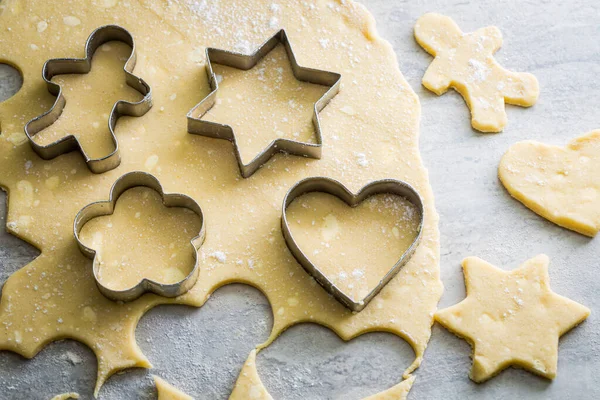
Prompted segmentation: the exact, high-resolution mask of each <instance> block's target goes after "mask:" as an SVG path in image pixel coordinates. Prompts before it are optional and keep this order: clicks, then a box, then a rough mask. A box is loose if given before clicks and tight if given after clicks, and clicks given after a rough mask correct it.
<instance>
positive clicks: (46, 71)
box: [25, 25, 152, 174]
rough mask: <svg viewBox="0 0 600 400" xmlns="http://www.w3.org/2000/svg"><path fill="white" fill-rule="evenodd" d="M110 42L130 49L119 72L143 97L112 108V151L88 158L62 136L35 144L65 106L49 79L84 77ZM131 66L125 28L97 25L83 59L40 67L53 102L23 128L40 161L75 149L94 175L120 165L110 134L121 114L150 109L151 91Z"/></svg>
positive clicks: (55, 61) (56, 61) (70, 137)
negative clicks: (123, 74) (64, 75)
mask: <svg viewBox="0 0 600 400" xmlns="http://www.w3.org/2000/svg"><path fill="white" fill-rule="evenodd" d="M110 41H119V42H123V43H126V44H128V45H129V46H130V47H131V55H130V56H129V58H128V59H127V61H126V62H125V66H124V67H123V70H124V71H125V82H126V83H127V85H129V86H131V87H132V88H133V89H135V90H137V91H138V92H139V93H140V94H142V96H144V97H143V98H142V100H140V101H137V102H129V101H124V100H118V101H117V102H115V104H114V105H113V108H112V110H111V112H110V116H109V118H108V128H109V130H110V134H111V139H112V142H113V146H114V150H113V151H112V152H111V153H110V154H108V155H107V156H104V157H101V158H90V157H89V156H88V155H87V154H86V152H85V150H84V149H83V147H81V144H80V143H79V140H78V139H77V138H76V137H75V136H74V135H68V136H65V137H63V138H61V139H59V140H57V141H55V142H53V143H50V144H47V145H40V144H38V143H36V142H35V141H34V139H33V138H34V137H35V135H37V134H38V133H39V132H40V131H42V130H44V129H45V128H47V127H49V126H50V125H52V124H53V123H54V122H56V120H57V119H58V118H59V117H60V116H61V114H62V112H63V110H64V108H65V105H66V103H67V101H66V99H65V97H64V96H63V91H62V88H61V87H60V85H58V84H56V83H54V82H52V78H53V77H54V76H56V75H63V74H87V73H88V72H90V70H91V69H92V58H93V56H94V53H95V52H96V50H97V49H98V47H100V46H101V45H103V44H104V43H106V42H110ZM135 63H136V53H135V42H134V40H133V36H132V35H131V33H129V31H127V30H126V29H125V28H122V27H120V26H117V25H105V26H101V27H99V28H97V29H95V30H94V31H93V32H92V33H91V34H90V36H89V37H88V39H87V41H86V43H85V58H54V59H51V60H48V61H46V62H45V63H44V67H43V68H42V78H43V79H44V81H45V82H46V85H47V87H48V92H50V94H52V95H54V96H56V100H55V101H54V104H53V105H52V107H50V110H48V111H46V112H45V113H44V114H42V115H40V116H37V117H35V118H33V119H32V120H30V121H29V122H27V124H26V125H25V135H26V136H27V139H28V140H29V143H30V144H31V147H32V148H33V150H34V151H35V152H36V153H37V154H38V155H39V156H40V157H42V158H43V159H44V160H50V159H53V158H56V157H58V156H60V155H61V154H65V153H69V152H71V151H74V150H79V152H81V154H82V155H83V157H84V158H85V162H86V164H87V166H88V168H89V169H90V170H91V171H92V172H94V173H96V174H100V173H103V172H106V171H110V170H111V169H115V168H117V167H118V166H119V164H120V163H121V157H120V155H119V142H118V141H117V137H116V135H115V131H114V129H115V126H116V125H117V120H118V119H119V118H120V117H121V116H123V115H128V116H132V117H141V116H142V115H144V114H146V113H147V112H148V110H150V108H152V90H151V88H150V86H149V85H148V84H147V83H146V82H145V81H144V80H143V79H141V78H139V77H137V76H135V75H134V74H133V72H132V71H133V69H134V67H135Z"/></svg>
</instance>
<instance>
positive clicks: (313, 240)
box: [282, 178, 423, 311]
mask: <svg viewBox="0 0 600 400" xmlns="http://www.w3.org/2000/svg"><path fill="white" fill-rule="evenodd" d="M317 182H320V184H319V185H318V186H315V184H316V183H317ZM323 183H326V186H321V184H323ZM298 188H299V189H298ZM284 208H285V209H284V215H283V218H282V229H283V231H284V236H285V238H286V242H287V243H288V247H289V248H290V250H291V251H292V254H294V256H295V257H296V259H297V260H298V261H299V262H300V264H302V265H303V267H304V268H305V269H307V271H308V272H309V273H311V275H313V276H314V277H315V278H316V279H317V281H318V282H319V283H320V284H321V285H322V286H323V287H324V288H325V289H326V290H328V291H329V292H330V293H331V294H333V295H334V296H335V297H336V298H338V300H340V301H341V302H342V303H343V304H344V305H346V306H347V307H348V308H350V309H351V310H353V311H360V310H361V309H362V308H364V306H366V304H367V303H368V302H369V301H370V300H371V299H372V298H373V297H374V296H375V295H376V294H377V293H378V292H379V290H380V289H381V288H382V287H383V286H384V285H385V284H386V283H387V282H388V281H389V280H390V279H391V278H392V277H393V276H394V275H395V273H397V272H398V270H399V268H400V267H401V266H402V264H404V263H405V262H406V260H407V259H408V258H410V256H411V255H412V252H413V251H414V249H415V248H416V245H417V242H418V240H419V238H420V232H421V226H422V215H423V212H422V203H421V202H420V198H419V196H418V194H417V193H416V192H414V189H412V188H411V187H410V186H409V185H407V184H405V183H404V182H400V181H394V180H385V181H376V182H373V183H371V184H369V185H367V186H365V187H364V188H363V189H361V190H360V191H359V192H358V194H356V195H355V194H352V193H351V192H350V191H348V190H347V189H346V188H345V187H344V186H343V185H341V184H340V183H339V182H337V181H334V180H331V179H326V178H309V179H307V180H304V181H302V182H300V183H299V184H298V185H296V186H295V187H294V188H293V189H292V190H291V191H290V193H288V196H287V197H286V202H285V204H284ZM339 292H341V293H339Z"/></svg>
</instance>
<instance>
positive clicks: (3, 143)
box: [0, 0, 442, 393]
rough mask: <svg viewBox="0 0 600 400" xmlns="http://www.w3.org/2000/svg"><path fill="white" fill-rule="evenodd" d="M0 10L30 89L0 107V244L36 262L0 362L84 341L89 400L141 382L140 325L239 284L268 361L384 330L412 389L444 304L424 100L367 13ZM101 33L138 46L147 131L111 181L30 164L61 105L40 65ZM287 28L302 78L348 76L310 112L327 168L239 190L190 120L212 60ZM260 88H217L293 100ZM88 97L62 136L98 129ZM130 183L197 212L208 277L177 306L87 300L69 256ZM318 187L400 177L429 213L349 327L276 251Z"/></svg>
mask: <svg viewBox="0 0 600 400" xmlns="http://www.w3.org/2000/svg"><path fill="white" fill-rule="evenodd" d="M1 7H2V8H1V9H0V13H1V14H0V27H2V28H1V29H2V35H0V54H1V55H2V60H0V61H2V62H8V63H10V64H12V65H15V66H17V67H18V68H19V69H20V70H21V72H22V74H23V77H24V83H23V87H22V88H21V90H20V91H19V92H18V93H17V94H16V95H15V96H14V97H12V98H10V99H8V100H7V101H5V102H2V103H0V123H1V129H2V132H1V133H0V185H1V186H2V187H3V188H5V189H6V190H8V191H9V211H8V216H7V228H8V230H9V231H10V232H11V233H13V234H15V235H17V236H19V237H20V238H22V239H23V240H26V241H28V242H30V243H32V244H33V245H35V246H36V247H38V248H39V249H40V250H41V254H40V256H39V257H38V258H36V259H35V260H34V261H32V262H31V263H30V264H28V265H26V266H24V267H23V268H22V269H20V270H19V271H17V272H16V273H14V274H13V275H12V276H11V277H9V279H8V280H7V281H6V283H5V285H4V287H3V290H2V298H1V300H0V326H1V327H2V329H0V349H1V350H10V351H14V352H17V353H19V354H21V355H23V356H25V357H33V356H35V355H36V354H37V353H38V352H39V351H40V350H41V349H42V348H43V347H44V346H45V345H46V344H48V343H49V342H52V341H54V340H57V339H62V338H72V339H76V340H78V341H81V342H83V343H85V344H86V345H88V346H89V347H90V348H91V349H92V350H93V351H94V353H95V354H96V356H97V358H98V380H97V384H96V393H98V391H99V390H100V388H101V386H102V384H103V383H104V381H105V380H106V379H107V378H108V377H109V376H111V375H112V374H114V373H115V372H118V371H120V370H123V369H125V368H130V367H149V366H150V362H149V361H148V360H147V359H146V357H145V356H144V355H143V354H142V352H141V350H140V349H139V347H138V346H137V344H136V342H135V327H136V325H137V323H138V321H139V319H140V318H141V316H142V315H143V314H144V313H145V312H146V311H148V310H149V309H150V308H152V307H154V306H156V305H158V304H163V303H180V304H187V305H192V306H196V307H200V306H201V305H202V304H204V302H205V301H207V299H208V298H209V295H210V293H212V292H213V291H214V290H216V289H217V288H219V287H220V286H223V285H225V284H228V283H231V282H242V283H246V284H249V285H252V286H254V287H256V288H258V289H259V290H260V291H261V292H262V293H264V295H265V296H266V297H267V298H268V300H269V302H270V304H271V306H272V309H273V310H274V313H273V314H274V315H273V318H274V322H273V328H272V332H271V335H270V336H269V338H268V339H267V341H266V343H264V344H263V346H266V345H268V344H269V343H271V342H272V341H273V340H275V338H277V336H278V335H279V334H280V333H281V332H282V331H283V330H285V329H286V328H288V327H290V326H292V325H295V324H297V323H300V322H304V321H311V322H314V323H319V324H323V325H326V326H328V327H330V328H331V329H333V330H334V331H335V332H336V333H337V334H338V335H339V336H340V337H341V338H343V339H345V340H350V339H351V338H353V337H356V336H358V335H360V334H361V333H365V332H371V331H387V332H392V333H394V334H396V335H398V336H400V337H402V338H403V339H405V340H406V341H408V342H409V343H410V344H411V346H412V347H413V348H414V350H415V355H416V358H415V360H414V362H413V363H412V364H411V365H410V366H408V368H407V369H406V370H405V374H404V376H405V378H408V377H409V376H410V375H409V374H410V372H412V371H413V370H414V369H415V368H417V367H418V366H419V364H420V362H421V360H422V357H423V353H424V350H425V347H426V345H427V341H428V340H429V337H430V334H431V324H432V322H433V312H434V311H435V310H436V305H437V302H438V300H439V298H440V296H441V293H442V284H441V281H440V277H439V231H438V214H437V212H436V210H435V207H434V201H433V194H432V191H431V188H430V186H429V181H428V177H427V171H426V170H425V168H424V167H423V163H422V160H421V157H420V155H419V148H418V135H419V119H420V106H419V101H418V98H417V96H416V95H415V93H414V92H413V91H412V89H411V88H410V86H409V85H408V83H407V82H406V81H405V80H404V78H403V77H402V75H401V74H400V72H399V70H398V65H397V61H396V56H395V54H394V52H393V49H392V47H391V46H390V45H389V44H388V43H387V42H385V41H384V40H382V39H381V38H380V37H379V36H378V35H377V33H376V31H375V28H374V22H373V19H372V17H371V16H370V15H369V14H368V12H367V11H366V10H365V9H364V7H363V6H361V5H358V4H356V3H354V2H351V1H344V2H343V3H332V2H331V1H321V0H318V1H315V2H314V3H311V4H308V3H303V2H278V3H276V4H275V5H273V1H271V0H260V1H256V0H253V1H250V0H236V1H234V0H220V1H216V0H215V1H211V2H184V1H171V2H164V1H162V0H160V1H159V0H141V1H135V2H133V1H116V0H113V1H104V0H88V1H81V2H78V3H77V6H76V7H75V6H74V5H73V4H71V3H68V2H49V1H34V0H3V1H2V3H1ZM33 10H35V11H33ZM109 23H118V24H119V25H122V26H123V27H125V28H126V29H128V30H129V31H130V32H131V33H132V34H133V37H134V39H135V41H136V53H137V55H138V57H137V65H136V67H135V69H134V73H135V74H136V75H138V76H140V77H143V78H144V79H145V80H146V82H148V84H149V85H150V86H151V87H152V91H153V99H154V106H153V108H152V109H151V110H150V111H149V112H148V113H147V114H145V115H144V116H143V117H140V118H127V117H124V118H121V119H119V122H118V124H117V126H116V136H117V137H118V140H119V144H120V148H121V155H122V157H123V161H122V163H121V165H120V166H119V168H117V169H115V170H112V171H109V172H107V173H104V174H100V175H94V174H91V173H90V172H89V170H88V169H87V167H86V165H85V163H84V162H83V160H82V158H81V155H80V154H78V153H76V152H73V153H70V154H67V155H63V156H60V157H57V158H55V159H53V160H49V161H44V160H41V159H40V158H39V157H38V156H37V155H36V154H35V153H34V152H33V151H32V150H31V147H30V146H29V144H28V143H27V141H26V138H25V136H24V133H23V126H24V124H25V123H26V122H27V121H28V120H29V119H31V118H33V117H34V116H36V115H38V114H39V113H40V111H43V110H46V109H48V108H49V107H50V105H51V104H52V102H53V101H54V98H53V97H52V96H51V95H50V94H49V93H48V91H47V89H46V85H45V84H44V82H43V80H42V78H41V70H42V65H43V63H44V61H46V60H48V59H50V58H57V57H74V56H75V57H77V56H82V51H83V50H82V49H83V44H84V43H85V40H86V39H87V37H88V35H89V34H90V32H91V31H92V30H94V29H95V28H97V27H98V26H100V25H102V24H109ZM282 27H284V28H286V29H287V32H288V35H289V37H290V41H291V43H292V46H293V49H294V52H295V54H296V57H297V59H298V62H299V63H300V64H301V65H304V66H308V67H313V68H318V69H323V70H328V71H335V72H339V73H341V74H342V88H341V91H340V93H339V94H338V95H337V96H336V97H335V98H334V99H333V101H332V102H331V103H330V104H329V105H328V106H327V107H326V108H325V109H324V110H323V111H322V112H321V113H320V117H321V128H322V131H323V141H324V145H323V158H322V159H321V160H312V159H305V158H303V157H287V156H285V155H282V154H280V155H277V156H275V157H273V158H272V159H271V160H270V161H269V162H268V163H267V164H266V165H265V167H264V168H262V169H261V170H260V171H258V172H257V173H256V174H254V175H253V176H252V177H251V178H250V179H242V178H241V177H240V175H239V170H238V166H237V162H236V160H235V157H234V153H233V149H232V146H231V144H230V143H229V142H227V141H225V140H217V139H210V138H206V137H201V136H198V135H190V134H188V132H187V125H186V118H185V115H186V113H187V112H188V111H189V110H190V109H191V108H192V107H193V106H194V105H195V104H197V103H198V102H199V101H200V100H201V99H202V98H203V97H204V96H205V95H206V94H207V93H208V92H209V85H208V83H207V80H206V71H205V67H204V49H205V46H213V47H218V48H223V49H232V50H237V51H245V52H250V51H252V50H253V49H254V48H256V47H257V46H258V45H259V44H260V43H262V42H263V41H264V40H265V39H266V38H269V37H270V36H272V35H273V34H274V33H275V32H276V31H277V30H279V29H280V28H282ZM315 32H318V34H315ZM32 45H33V46H32ZM284 63H285V59H278V58H276V57H275V61H273V62H272V63H270V64H269V66H270V67H272V68H283V67H284V66H285V64H284ZM373 71H378V73H376V74H374V73H373ZM87 78H89V79H90V80H92V81H94V82H93V84H90V85H91V86H92V87H96V84H98V83H99V82H97V81H96V80H97V79H98V80H101V79H102V77H101V76H98V74H90V75H89V76H88V77H87ZM255 82H258V83H256V85H257V86H256V85H248V82H243V81H241V80H240V79H235V76H233V75H228V76H227V78H226V79H224V80H223V82H222V83H221V87H225V86H228V87H231V93H237V94H239V95H240V96H244V95H245V94H249V93H248V92H247V91H248V90H256V91H260V90H262V89H263V87H264V86H268V87H273V85H284V86H285V85H294V86H296V85H295V84H294V83H293V82H290V81H288V80H282V81H272V80H265V81H255ZM269 85H271V86H269ZM73 92H75V91H73ZM285 92H286V91H285V90H282V93H285ZM91 95H93V96H96V97H97V102H96V103H95V104H97V105H98V107H99V108H98V109H96V108H94V107H95V106H92V108H91V109H86V110H80V112H81V114H80V115H77V116H76V117H74V118H71V122H72V123H79V122H81V123H82V124H83V123H84V122H85V123H86V124H92V123H93V122H94V121H97V120H98V119H100V121H104V122H102V124H104V123H106V121H105V120H103V119H102V118H103V117H102V115H103V113H105V112H106V110H105V109H104V108H103V107H100V105H102V104H109V103H110V101H109V100H114V99H113V98H112V97H111V94H110V93H103V92H102V91H95V92H94V93H93V94H91ZM109 97H111V98H110V99H109ZM66 99H67V103H68V102H69V97H68V96H66ZM71 99H72V97H71ZM298 99H300V100H298V101H297V102H296V103H294V104H290V105H289V106H290V107H292V106H293V107H295V108H296V109H302V110H306V109H308V110H310V109H311V108H312V106H313V103H308V102H307V103H304V100H307V99H306V98H303V97H301V96H299V97H298ZM223 100H225V101H226V100H227V99H223ZM217 106H218V105H217ZM100 108H102V109H100ZM215 112H216V111H215ZM266 116H269V118H266ZM271 118H272V116H271V114H270V112H269V110H268V109H266V110H265V118H258V119H256V120H252V121H246V122H243V121H242V122H243V123H244V124H248V126H247V127H250V125H249V124H250V123H252V124H255V125H257V126H258V127H259V128H260V129H255V132H256V133H257V134H259V135H267V136H269V135H270V136H273V135H274V134H276V133H274V132H273V129H272V123H271ZM74 119H75V120H76V121H73V120H74ZM68 122H69V121H67V120H66V119H65V124H67V123H68ZM307 123H310V120H309V121H307ZM374 133H375V134H374ZM261 139H263V138H257V139H256V140H261ZM91 146H92V147H93V144H91ZM134 170H143V171H148V172H152V173H153V174H154V175H156V177H157V178H158V179H159V180H160V182H161V183H162V184H163V186H164V189H165V191H167V192H170V193H184V194H187V195H189V196H191V197H192V198H194V200H196V201H197V202H198V204H200V206H201V207H202V210H203V211H204V216H205V219H206V228H207V239H206V242H205V243H204V245H203V247H202V248H201V250H200V253H201V254H200V256H201V257H203V259H204V261H203V264H202V265H201V268H200V276H199V278H198V283H197V284H196V285H195V286H194V288H193V289H192V290H191V291H190V292H188V293H187V294H186V295H184V296H181V297H179V298H177V299H172V300H170V299H165V298H161V297H159V296H155V295H146V296H142V297H141V298H139V299H137V300H136V301H133V302H128V303H126V304H119V303H116V302H112V301H110V300H108V299H106V298H105V297H104V296H102V295H101V294H100V293H99V292H98V290H97V289H96V286H95V283H94V280H93V277H92V273H91V260H89V259H87V258H85V257H84V256H83V255H82V254H81V253H80V251H79V249H78V248H77V245H76V244H75V240H74V238H73V232H72V224H73V218H74V216H75V214H76V213H77V211H79V210H80V209H81V208H83V207H84V206H85V205H87V204H89V203H91V202H93V201H96V200H98V199H105V198H106V193H108V191H109V189H110V186H111V185H112V183H113V182H115V180H116V179H117V178H118V177H120V176H121V175H123V174H125V173H127V172H130V171H134ZM319 175H323V176H329V177H332V178H334V179H338V180H340V181H341V182H343V183H344V184H346V185H348V186H349V188H350V189H351V190H357V189H358V188H360V187H362V186H363V185H364V184H366V183H367V182H370V181H372V180H375V179H380V178H395V179H401V180H405V181H407V182H409V183H410V184H411V185H413V186H414V187H415V188H416V189H417V190H418V191H419V193H420V194H421V196H422V197H423V201H424V206H425V222H424V228H423V237H422V241H421V244H420V246H419V248H418V249H417V251H416V253H415V255H414V256H413V257H412V259H411V260H410V262H409V263H408V264H406V265H405V266H404V267H403V268H402V270H401V271H400V273H399V274H398V275H397V276H396V277H395V278H394V279H393V280H392V281H391V282H390V283H389V284H388V285H387V286H386V287H385V288H384V289H383V291H382V292H381V293H380V294H379V296H377V298H376V299H374V300H373V301H372V302H371V303H370V304H369V306H368V307H367V308H366V309H365V310H363V311H362V312H360V313H358V314H355V315H354V314H352V313H350V312H349V311H347V310H346V309H345V308H344V307H343V306H342V305H340V304H339V303H338V302H337V301H335V300H334V299H332V298H330V297H329V296H328V295H327V293H326V292H325V291H324V290H323V289H321V287H320V286H319V285H318V284H316V283H315V281H314V280H312V279H311V278H310V277H309V276H308V275H307V274H306V273H305V272H304V270H303V269H302V267H301V266H300V265H298V264H297V263H296V261H295V260H294V258H293V257H292V256H291V254H290V253H289V251H288V250H287V247H286V245H285V242H284V240H283V238H282V235H281V230H280V216H281V203H282V200H283V197H284V195H285V192H286V191H287V189H289V188H290V187H291V186H292V185H293V184H294V183H296V182H297V181H298V180H300V179H303V178H306V177H309V176H319ZM134 245H135V243H132V246H134ZM216 254H217V255H218V256H217V257H213V256H212V255H216ZM292 299H296V300H297V302H296V301H295V300H292ZM399 304H400V305H401V306H398V305H399Z"/></svg>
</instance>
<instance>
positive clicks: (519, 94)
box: [414, 13, 539, 132]
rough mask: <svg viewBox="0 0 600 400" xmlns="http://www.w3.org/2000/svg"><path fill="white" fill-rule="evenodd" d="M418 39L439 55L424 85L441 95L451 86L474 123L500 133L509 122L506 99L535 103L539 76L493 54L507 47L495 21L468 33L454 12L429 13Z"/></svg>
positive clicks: (480, 128)
mask: <svg viewBox="0 0 600 400" xmlns="http://www.w3.org/2000/svg"><path fill="white" fill-rule="evenodd" d="M414 35H415V39H416V40H417V42H418V43H419V45H421V47H423V48H424V49H425V50H426V51H427V52H428V53H429V54H431V55H432V56H434V57H435V58H434V59H433V61H432V62H431V64H430V65H429V68H427V71H426V72H425V75H424V76H423V81H422V83H423V86H425V87H426V88H427V89H429V90H431V91H432V92H434V93H435V94H437V95H438V96H439V95H442V94H444V93H446V91H447V90H448V88H450V87H452V88H454V89H456V91H458V92H459V93H460V94H461V95H462V96H463V98H464V99H465V101H466V103H467V105H468V106H469V108H470V109H471V125H472V126H473V128H475V129H477V130H478V131H481V132H500V131H502V129H503V128H504V126H505V125H506V110H505V107H504V104H505V103H508V104H514V105H518V106H522V107H529V106H532V105H534V104H535V102H536V101H537V98H538V96H539V84H538V81H537V79H536V77H535V76H533V75H532V74H529V73H525V72H512V71H509V70H507V69H504V68H503V67H501V66H500V65H499V64H498V62H496V60H495V59H494V56H493V54H494V53H495V52H496V51H497V50H498V49H499V48H500V46H502V33H501V32H500V30H499V29H498V28H497V27H495V26H489V27H486V28H481V29H478V30H477V31H475V32H471V33H463V32H462V31H461V30H460V28H459V27H458V25H456V23H455V22H454V21H453V20H452V19H451V18H449V17H446V16H444V15H440V14H434V13H429V14H425V15H423V16H422V17H421V18H419V19H418V20H417V23H416V25H415V31H414Z"/></svg>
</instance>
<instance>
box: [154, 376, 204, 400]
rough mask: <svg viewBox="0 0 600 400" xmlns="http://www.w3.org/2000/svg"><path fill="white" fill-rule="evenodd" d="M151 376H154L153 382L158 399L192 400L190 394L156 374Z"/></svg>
mask: <svg viewBox="0 0 600 400" xmlns="http://www.w3.org/2000/svg"><path fill="white" fill-rule="evenodd" d="M152 377H153V378H154V384H155V385H156V391H157V392H158V400H194V398H193V397H192V396H188V395H187V394H185V393H183V392H182V391H181V390H179V389H177V388H176V387H175V386H173V385H171V384H169V382H167V381H165V380H164V379H162V378H160V377H158V376H156V375H153V376H152Z"/></svg>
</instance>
